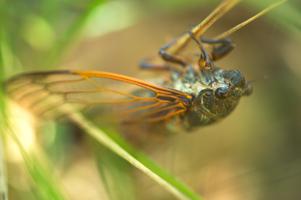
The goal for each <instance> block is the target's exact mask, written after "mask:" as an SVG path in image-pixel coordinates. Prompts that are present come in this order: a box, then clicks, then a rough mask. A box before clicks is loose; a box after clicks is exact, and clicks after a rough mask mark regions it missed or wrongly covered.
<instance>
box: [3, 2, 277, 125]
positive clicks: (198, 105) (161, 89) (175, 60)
mask: <svg viewBox="0 0 301 200" xmlns="http://www.w3.org/2000/svg"><path fill="white" fill-rule="evenodd" d="M237 3H238V0H224V1H222V2H221V3H220V4H219V5H218V6H217V7H216V8H215V9H214V10H213V11H212V12H211V13H210V14H209V15H208V16H207V17H206V18H205V19H204V20H202V21H201V22H200V23H199V24H197V25H196V26H195V27H193V28H192V29H191V30H189V31H187V32H185V33H184V34H183V35H181V36H179V37H178V38H176V39H174V40H172V41H171V42H169V43H167V45H164V46H163V47H162V48H160V50H159V58H160V63H154V62H151V60H144V61H143V62H142V63H141V68H143V69H145V70H153V71H157V73H160V72H162V71H167V72H168V74H169V77H168V78H167V79H166V80H164V81H161V82H159V83H152V82H150V81H144V80H140V79H137V78H133V77H129V76H125V75H121V74H115V73H110V72H103V71H80V70H79V71H77V70H57V71H42V72H29V73H23V74H19V75H16V76H14V77H12V78H11V79H9V80H8V81H7V82H6V90H7V92H8V94H9V95H10V96H11V97H12V98H13V99H15V100H16V101H17V102H20V103H21V104H23V105H25V106H26V107H28V108H29V109H30V110H32V111H33V112H34V113H36V114H37V115H38V116H39V117H52V116H55V115H57V113H59V111H60V108H61V107H62V106H64V105H66V104H68V105H73V106H74V107H75V108H76V109H78V110H82V109H87V108H89V109H90V110H92V111H94V112H96V110H97V111H98V110H100V111H99V113H103V112H101V110H102V108H104V107H105V108H109V109H106V110H109V111H110V112H107V113H110V114H113V113H114V114H116V116H118V117H117V118H118V119H119V120H120V122H122V123H134V124H135V123H152V124H153V123H169V122H172V121H175V120H176V121H179V122H181V124H182V125H183V127H186V128H194V127H200V126H206V125H208V124H211V123H214V122H217V121H219V120H221V119H223V118H225V117H226V116H228V115H229V114H230V113H231V112H232V111H233V110H234V108H235V107H236V106H237V105H238V102H239V100H240V98H241V97H243V96H248V95H250V94H251V92H252V86H251V83H250V82H249V81H247V80H246V79H245V77H244V75H243V74H242V73H241V72H240V71H239V70H237V69H233V70H225V69H223V68H220V67H218V66H217V65H216V61H217V60H220V59H222V58H223V57H224V56H226V55H227V54H228V53H229V52H230V51H231V50H233V47H234V46H233V44H232V42H231V40H230V39H229V38H228V36H229V35H230V34H232V33H233V32H235V31H237V30H238V29H240V28H241V27H243V26H245V25H246V24H247V23H249V22H251V21H253V20H255V19H256V18H257V17H259V16H261V15H263V14H264V13H266V12H267V11H269V10H270V9H272V8H274V7H275V6H277V5H279V4H280V3H281V2H279V3H277V4H273V5H272V6H270V7H268V8H266V9H265V10H263V11H261V12H260V13H258V14H257V15H255V16H253V17H251V18H249V19H248V20H246V21H244V22H242V23H241V24H238V25H237V26H235V27H233V28H231V29H229V30H228V31H225V32H224V33H222V34H220V35H219V36H217V37H214V38H211V39H208V38H205V37H204V34H205V32H206V31H207V30H208V29H209V28H210V27H211V26H212V25H213V24H214V23H215V22H216V21H217V20H218V19H220V18H221V17H222V16H223V15H224V14H225V13H227V12H228V11H229V10H230V9H231V8H233V7H234V6H235V5H236V4H237ZM188 46H190V47H191V46H193V47H194V52H193V53H190V55H189V54H188V55H187V51H186V49H187V48H188ZM185 52H186V54H185ZM96 108H97V109H96Z"/></svg>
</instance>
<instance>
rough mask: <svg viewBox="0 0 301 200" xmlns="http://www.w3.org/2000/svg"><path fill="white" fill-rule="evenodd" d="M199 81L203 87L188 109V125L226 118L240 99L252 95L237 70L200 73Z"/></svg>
mask: <svg viewBox="0 0 301 200" xmlns="http://www.w3.org/2000/svg"><path fill="white" fill-rule="evenodd" d="M201 80H203V84H204V83H205V87H204V88H202V89H201V90H200V91H199V92H198V94H197V95H195V98H194V100H193V102H192V105H191V107H190V111H189V114H188V122H189V124H190V125H195V126H197V125H204V124H209V123H212V122H215V121H217V120H218V119H221V118H223V117H225V116H227V115H228V114H230V113H231V112H232V111H233V110H234V108H235V107H236V105H237V104H238V102H239V99H240V97H242V96H246V95H250V94H251V93H252V86H251V84H250V83H249V82H247V81H246V80H245V78H244V76H243V75H242V74H241V72H240V71H238V70H223V69H215V70H214V71H212V72H205V73H202V74H201ZM204 80H206V81H204Z"/></svg>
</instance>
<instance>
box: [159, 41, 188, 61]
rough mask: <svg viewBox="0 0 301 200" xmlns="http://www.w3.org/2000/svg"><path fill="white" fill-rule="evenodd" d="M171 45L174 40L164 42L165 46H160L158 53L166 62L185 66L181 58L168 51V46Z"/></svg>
mask: <svg viewBox="0 0 301 200" xmlns="http://www.w3.org/2000/svg"><path fill="white" fill-rule="evenodd" d="M173 45H174V41H172V42H170V43H168V44H166V45H165V46H163V47H161V48H160V50H159V55H160V56H161V58H162V59H163V60H165V61H167V62H171V63H175V64H179V65H181V66H182V67H185V66H186V62H185V61H184V60H183V59H182V58H180V57H179V56H176V55H174V54H171V53H169V52H168V50H169V48H171V47H172V46H173Z"/></svg>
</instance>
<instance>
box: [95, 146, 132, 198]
mask: <svg viewBox="0 0 301 200" xmlns="http://www.w3.org/2000/svg"><path fill="white" fill-rule="evenodd" d="M92 146H93V149H94V154H95V157H96V162H97V167H98V171H99V173H100V176H101V180H102V182H103V183H104V186H105V188H106V191H107V193H108V196H109V197H110V200H119V199H131V200H134V199H135V189H134V181H133V177H132V171H133V170H132V169H133V168H132V167H131V165H130V164H129V163H128V162H126V161H125V160H124V159H122V158H120V157H119V156H118V155H116V154H115V153H113V152H112V151H110V150H109V149H107V148H105V147H104V146H103V145H99V143H98V142H97V141H95V140H93V143H92Z"/></svg>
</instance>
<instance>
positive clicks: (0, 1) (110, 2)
mask: <svg viewBox="0 0 301 200" xmlns="http://www.w3.org/2000/svg"><path fill="white" fill-rule="evenodd" d="M218 2H219V1H209V0H202V1H201V0H185V1H184V0H140V1H138V0H89V1H83V0H72V1H71V0H40V1H37V0H0V56H1V57H0V78H1V80H2V81H3V80H5V79H7V78H8V77H11V76H12V75H14V74H17V73H19V72H26V71H31V70H50V69H85V70H88V69H89V70H90V69H94V70H104V71H111V72H118V73H122V74H127V75H131V76H135V77H138V78H139V77H143V75H144V74H142V73H139V69H138V67H137V65H138V63H139V61H140V59H142V58H144V57H147V56H151V55H155V54H156V53H157V51H158V49H159V48H160V47H161V46H162V45H163V44H165V43H166V42H167V41H169V39H171V38H173V37H175V36H178V35H179V34H181V33H183V32H184V31H186V30H188V29H189V28H190V27H192V26H193V25H194V24H196V23H198V22H199V21H200V20H201V19H203V18H204V17H205V16H206V15H207V14H208V13H209V12H210V11H211V10H212V9H213V8H214V7H215V6H216V5H217V4H218ZM272 2H275V1H272V0H270V1H259V0H257V1H256V0H252V1H244V2H243V3H241V4H239V6H237V7H236V8H234V9H233V11H231V12H230V13H229V14H227V15H226V16H225V17H223V18H222V20H220V21H219V22H218V23H217V24H216V25H215V26H214V27H213V28H212V29H210V31H209V32H208V34H207V36H209V37H210V36H215V35H217V34H218V33H221V32H222V31H224V30H227V29H228V28H230V27H231V26H233V25H235V24H237V23H239V22H241V21H243V20H244V19H247V18H248V17H250V16H252V15H253V14H255V13H256V12H258V11H259V10H261V9H263V8H265V7H266V6H268V5H269V4H271V3H272ZM232 40H233V41H234V42H235V44H236V48H235V50H234V51H233V52H232V53H231V54H230V55H229V56H228V57H226V58H225V59H223V60H221V61H219V62H218V65H219V66H221V67H224V68H235V69H239V70H241V71H242V72H243V73H244V74H245V76H246V77H247V79H249V80H255V82H254V94H253V95H251V96H250V97H247V98H243V99H242V101H241V103H240V105H239V106H238V108H237V109H236V110H235V111H234V113H233V114H231V115H230V116H229V117H227V118H226V119H225V120H223V121H221V122H220V123H217V124H214V125H211V126H208V127H203V128H200V129H198V130H196V131H194V132H193V133H183V134H177V135H173V136H172V137H169V138H168V139H167V140H165V141H161V142H159V143H151V144H148V145H146V146H144V147H142V149H141V151H144V152H145V153H146V154H147V155H149V156H150V157H151V158H152V159H153V160H155V161H156V162H157V163H159V165H160V166H163V168H165V169H167V170H168V171H170V172H171V173H172V174H174V175H175V176H176V177H179V179H181V180H183V182H185V183H187V185H188V186H190V188H192V189H193V190H194V191H196V192H197V193H199V194H200V195H201V196H203V197H204V199H209V200H221V199H222V200H227V199H231V200H236V199H237V200H239V199H256V200H258V199H259V200H260V199H265V200H266V199H290V200H294V199H296V200H297V199H300V198H301V191H300V185H301V159H300V155H301V105H300V103H301V89H300V86H301V56H300V52H301V4H300V1H298V0H290V1H288V2H287V3H285V4H283V5H282V6H281V7H279V8H277V9H275V10H273V11H272V12H271V13H269V14H268V15H267V16H264V17H262V18H260V19H259V20H256V21H255V22H254V23H252V24H250V25H248V26H247V27H245V28H243V29H242V30H241V31H239V32H237V33H235V34H234V35H233V36H232ZM143 73H144V72H143ZM154 75H155V76H156V74H154ZM3 99H4V94H2V93H1V111H2V115H1V127H4V126H5V123H6V121H7V115H6V114H5V112H4V111H5V110H7V109H8V108H7V107H8V106H7V102H5V101H4V100H3ZM25 118H27V117H25ZM22 119H24V117H23V118H22ZM22 119H21V121H22ZM19 121H20V120H19ZM19 123H21V124H22V122H19ZM27 123H28V122H23V125H20V127H21V129H20V130H21V131H19V132H20V134H18V136H17V137H18V139H16V138H15V141H20V143H21V144H20V145H19V146H18V145H17V147H14V146H13V143H15V142H13V141H12V140H11V139H9V137H8V133H7V132H8V130H6V129H2V143H1V146H2V145H4V146H2V147H3V148H1V151H2V154H3V152H5V153H4V158H2V161H1V169H0V170H2V168H6V172H7V175H6V176H7V180H6V179H3V176H2V179H1V183H0V186H1V191H0V192H2V193H3V194H5V195H7V193H6V186H5V185H7V186H8V196H9V199H13V200H15V199H16V200H19V199H26V200H27V199H74V200H80V199H91V200H94V199H95V200H96V199H174V197H173V196H171V195H170V194H169V193H168V192H166V190H164V189H163V188H161V187H160V186H159V185H158V184H157V183H155V182H153V181H152V180H150V179H149V178H148V177H146V176H145V175H144V174H142V173H141V172H139V171H138V170H136V169H134V170H133V169H132V167H131V166H130V165H129V164H127V163H126V162H124V161H123V160H121V159H120V158H118V157H117V156H116V155H114V154H112V153H111V152H110V151H109V150H106V149H105V148H103V147H102V146H100V145H99V144H96V143H95V141H94V140H93V139H91V138H89V137H87V136H85V134H84V133H83V132H82V131H81V130H80V129H79V128H78V127H77V126H76V125H74V124H72V123H70V122H68V121H62V122H59V123H56V122H45V123H43V124H36V125H35V130H36V131H33V130H32V135H24V134H23V135H22V133H26V131H25V128H26V127H27V125H28V124H27ZM27 128H28V129H29V131H27V132H30V129H31V128H32V127H27ZM17 132H18V131H17ZM22 146H23V147H22ZM22 148H24V151H29V152H34V155H35V156H32V154H31V153H29V157H28V155H27V156H26V155H25V156H24V153H23V156H20V155H19V154H18V151H21V152H22ZM16 149H17V150H16ZM37 160H39V161H37ZM40 165H43V167H40ZM25 166H27V167H25ZM45 168H46V169H47V170H46V171H47V172H46V173H45V171H43V170H44V169H45ZM26 169H27V170H26ZM28 169H29V170H28ZM48 172H51V173H48ZM2 174H3V173H1V175H2ZM2 199H5V198H4V196H2Z"/></svg>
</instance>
